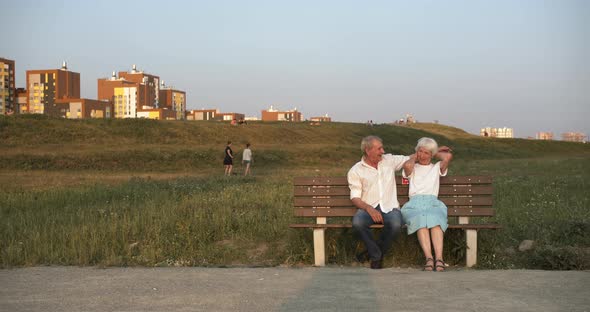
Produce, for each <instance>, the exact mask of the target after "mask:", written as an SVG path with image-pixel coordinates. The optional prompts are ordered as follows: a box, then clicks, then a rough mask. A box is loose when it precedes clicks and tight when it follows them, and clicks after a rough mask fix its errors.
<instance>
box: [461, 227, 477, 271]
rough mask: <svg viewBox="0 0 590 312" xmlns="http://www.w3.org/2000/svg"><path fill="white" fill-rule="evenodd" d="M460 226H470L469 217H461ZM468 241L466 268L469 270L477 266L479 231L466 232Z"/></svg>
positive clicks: (469, 230)
mask: <svg viewBox="0 0 590 312" xmlns="http://www.w3.org/2000/svg"><path fill="white" fill-rule="evenodd" d="M459 224H469V217H459ZM465 240H466V241H467V254H466V261H465V262H466V263H465V264H466V266H467V267H468V268H470V267H472V266H474V265H476V264H477V230H471V229H468V230H465Z"/></svg>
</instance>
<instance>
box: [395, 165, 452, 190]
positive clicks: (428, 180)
mask: <svg viewBox="0 0 590 312" xmlns="http://www.w3.org/2000/svg"><path fill="white" fill-rule="evenodd" d="M448 171H449V170H448V169H447V170H446V171H445V172H440V161H439V162H437V163H436V164H434V165H433V164H430V165H426V166H424V165H420V164H415V165H414V171H412V174H410V176H409V177H407V178H408V179H410V190H409V197H412V196H414V195H434V196H438V188H439V184H440V177H444V176H446V175H447V172H448ZM403 176H404V177H406V174H405V172H404V173H403Z"/></svg>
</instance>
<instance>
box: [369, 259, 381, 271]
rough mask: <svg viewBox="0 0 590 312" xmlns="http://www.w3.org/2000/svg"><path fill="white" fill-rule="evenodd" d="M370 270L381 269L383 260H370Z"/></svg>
mask: <svg viewBox="0 0 590 312" xmlns="http://www.w3.org/2000/svg"><path fill="white" fill-rule="evenodd" d="M371 269H383V260H371Z"/></svg>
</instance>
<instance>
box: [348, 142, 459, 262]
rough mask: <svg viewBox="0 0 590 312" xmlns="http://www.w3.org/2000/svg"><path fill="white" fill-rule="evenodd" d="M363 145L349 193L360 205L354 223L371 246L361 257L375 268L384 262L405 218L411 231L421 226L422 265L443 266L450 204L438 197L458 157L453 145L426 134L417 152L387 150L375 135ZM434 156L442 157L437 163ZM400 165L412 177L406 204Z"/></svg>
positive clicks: (362, 143) (368, 246)
mask: <svg viewBox="0 0 590 312" xmlns="http://www.w3.org/2000/svg"><path fill="white" fill-rule="evenodd" d="M361 150H362V151H363V158H362V159H361V161H359V162H358V163H356V164H355V165H354V166H353V167H352V168H351V169H350V171H349V172H348V184H349V187H350V199H351V200H352V203H353V204H354V205H355V206H356V207H357V208H358V211H357V212H356V214H355V216H354V217H353V219H352V226H353V228H354V229H355V230H356V231H357V232H358V233H359V235H360V237H361V239H362V240H363V242H364V243H365V246H366V250H365V251H364V252H362V253H360V254H358V255H357V259H358V260H359V261H361V262H362V261H363V260H366V259H367V257H368V260H370V262H371V268H372V269H380V268H382V267H383V257H384V256H385V255H386V254H387V251H388V250H389V248H390V247H391V244H392V242H393V240H394V238H395V236H396V234H397V233H398V232H399V231H400V229H401V226H402V224H403V223H405V224H407V229H408V235H410V234H413V233H414V232H417V235H418V240H419V241H420V247H421V248H422V251H423V252H424V257H425V264H424V268H423V269H424V270H425V271H437V272H439V271H444V270H445V267H446V266H447V265H446V264H445V262H444V260H443V234H444V231H445V230H446V229H447V207H446V206H445V204H443V203H442V202H441V201H439V200H438V198H437V197H438V189H439V179H440V177H441V176H445V175H446V174H447V169H448V167H449V163H450V161H451V159H452V158H453V156H452V154H451V150H450V149H449V148H448V147H446V146H441V147H438V145H437V143H436V141H435V140H433V139H431V138H421V139H420V140H418V145H417V146H416V153H415V154H412V155H410V156H401V155H391V154H385V151H384V150H383V142H382V141H381V139H380V138H379V137H376V136H368V137H365V138H364V139H363V140H362V142H361ZM432 158H438V159H440V161H439V162H437V163H436V164H432V163H431V161H432ZM398 170H402V175H403V176H404V177H405V178H408V179H409V181H410V185H409V187H410V189H409V197H410V200H409V201H408V202H407V203H406V204H405V205H404V206H403V207H402V209H401V210H400V208H399V203H398V201H397V191H396V186H395V172H396V171H398ZM402 219H403V221H404V222H402ZM376 223H382V224H383V230H382V232H381V235H380V236H379V239H378V240H374V239H373V233H372V231H371V229H370V226H371V225H373V224H376ZM433 247H434V258H433V256H432V248H433Z"/></svg>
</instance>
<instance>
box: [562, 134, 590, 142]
mask: <svg viewBox="0 0 590 312" xmlns="http://www.w3.org/2000/svg"><path fill="white" fill-rule="evenodd" d="M561 139H562V140H564V141H568V142H582V143H586V142H587V141H588V137H587V136H586V134H585V133H582V132H565V133H562V134H561Z"/></svg>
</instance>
